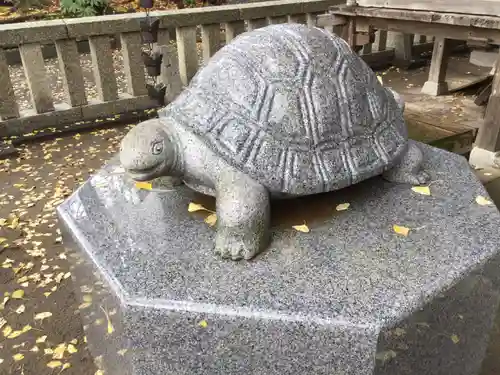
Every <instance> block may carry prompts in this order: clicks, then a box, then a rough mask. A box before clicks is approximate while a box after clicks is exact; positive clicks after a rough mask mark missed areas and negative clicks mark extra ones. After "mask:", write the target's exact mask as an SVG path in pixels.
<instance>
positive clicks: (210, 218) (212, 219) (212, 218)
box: [204, 214, 217, 227]
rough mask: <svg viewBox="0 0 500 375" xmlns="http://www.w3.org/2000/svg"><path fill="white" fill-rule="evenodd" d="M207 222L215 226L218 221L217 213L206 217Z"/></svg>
mask: <svg viewBox="0 0 500 375" xmlns="http://www.w3.org/2000/svg"><path fill="white" fill-rule="evenodd" d="M204 221H205V223H207V224H208V225H210V226H211V227H213V226H214V225H215V224H216V223H217V215H216V214H210V215H208V216H207V217H206V218H205V220H204Z"/></svg>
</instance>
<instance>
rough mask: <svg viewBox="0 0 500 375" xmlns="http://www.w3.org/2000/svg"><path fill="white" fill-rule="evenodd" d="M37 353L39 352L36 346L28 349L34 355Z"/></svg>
mask: <svg viewBox="0 0 500 375" xmlns="http://www.w3.org/2000/svg"><path fill="white" fill-rule="evenodd" d="M39 351H40V349H39V348H38V346H36V345H35V346H34V347H32V348H31V349H30V352H34V353H37V352H39Z"/></svg>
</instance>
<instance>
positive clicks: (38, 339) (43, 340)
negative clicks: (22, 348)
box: [36, 335, 47, 344]
mask: <svg viewBox="0 0 500 375" xmlns="http://www.w3.org/2000/svg"><path fill="white" fill-rule="evenodd" d="M45 340H47V335H45V336H40V337H39V338H37V339H36V343H37V344H40V343H42V342H45Z"/></svg>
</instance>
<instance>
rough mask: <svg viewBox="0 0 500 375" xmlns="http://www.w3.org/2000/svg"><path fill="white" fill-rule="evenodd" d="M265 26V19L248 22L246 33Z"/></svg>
mask: <svg viewBox="0 0 500 375" xmlns="http://www.w3.org/2000/svg"><path fill="white" fill-rule="evenodd" d="M265 26H267V19H266V18H256V19H253V20H248V31H252V30H256V29H260V28H261V27H265Z"/></svg>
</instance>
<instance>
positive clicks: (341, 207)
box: [335, 203, 351, 211]
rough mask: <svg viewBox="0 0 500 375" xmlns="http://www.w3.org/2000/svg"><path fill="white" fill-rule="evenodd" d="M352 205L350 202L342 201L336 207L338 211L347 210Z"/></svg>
mask: <svg viewBox="0 0 500 375" xmlns="http://www.w3.org/2000/svg"><path fill="white" fill-rule="evenodd" d="M350 206H351V204H350V203H341V204H338V205H337V207H335V209H336V210H337V211H345V210H347V209H348V208H349V207H350Z"/></svg>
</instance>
